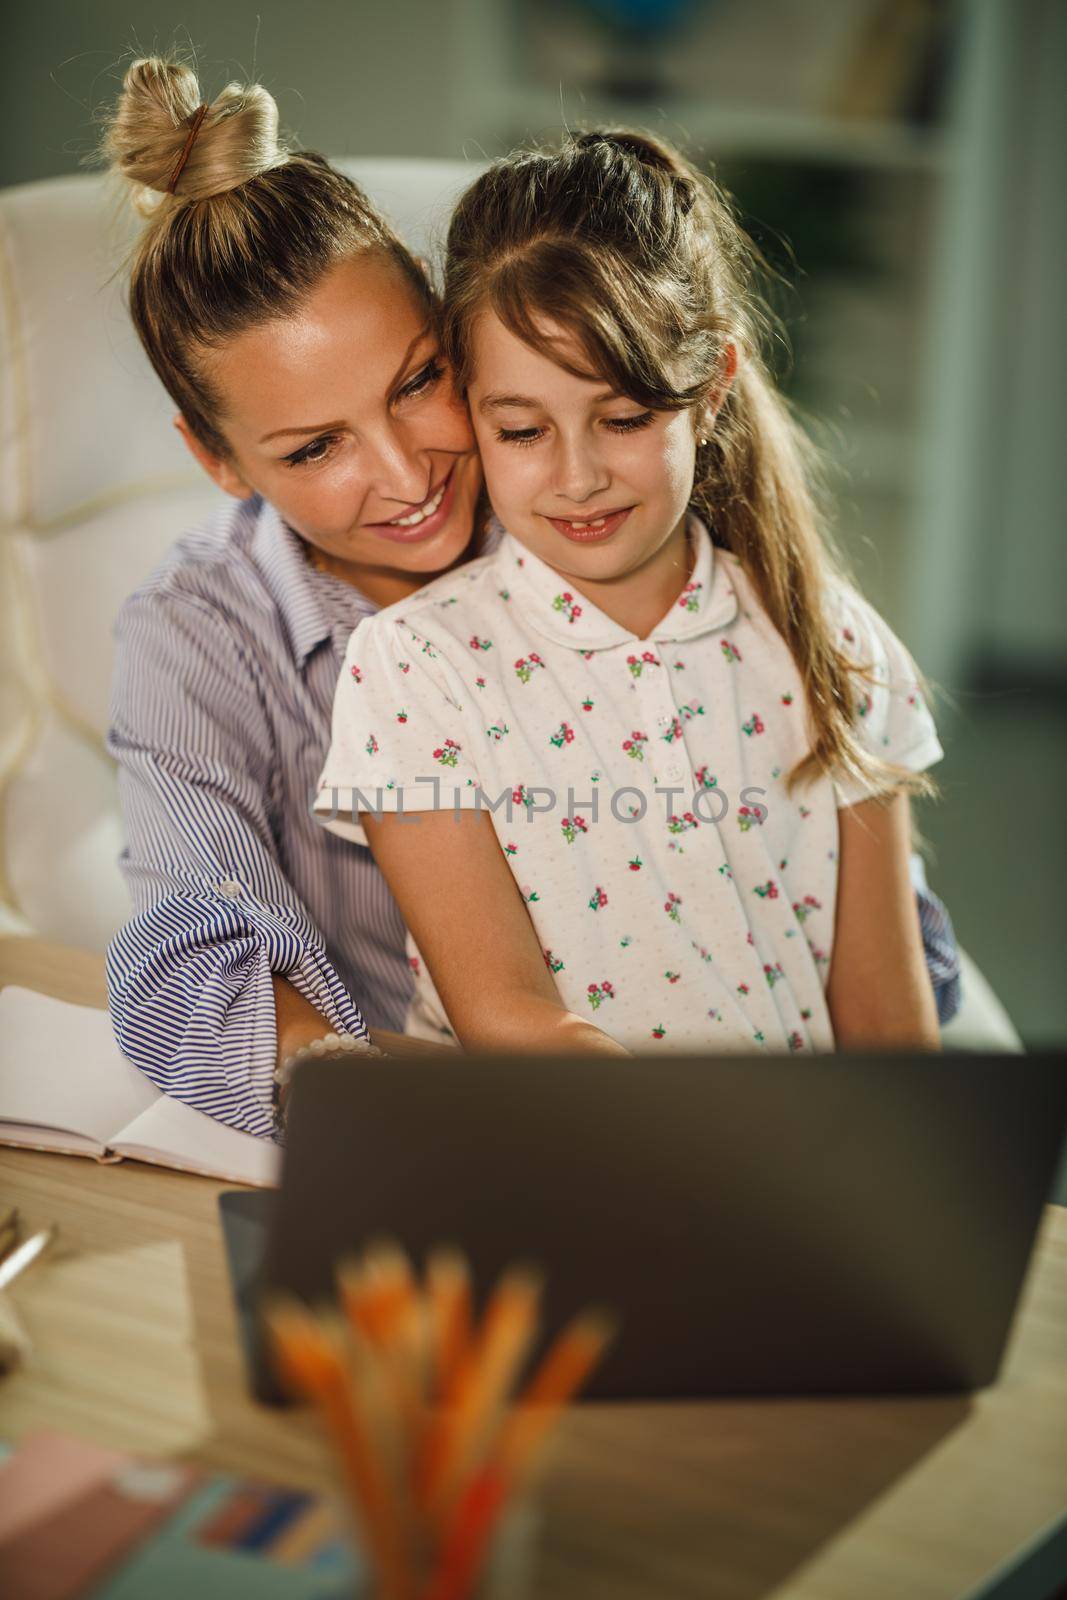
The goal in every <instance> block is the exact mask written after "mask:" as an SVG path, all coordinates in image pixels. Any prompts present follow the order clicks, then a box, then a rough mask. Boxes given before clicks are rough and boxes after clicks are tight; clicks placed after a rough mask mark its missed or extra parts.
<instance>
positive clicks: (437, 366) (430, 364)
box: [400, 356, 445, 400]
mask: <svg viewBox="0 0 1067 1600" xmlns="http://www.w3.org/2000/svg"><path fill="white" fill-rule="evenodd" d="M444 370H445V369H444V367H443V366H442V365H441V363H440V361H438V359H437V357H436V356H435V357H434V358H433V360H432V361H427V363H426V365H425V366H424V367H423V368H422V370H421V371H419V372H416V374H415V376H414V377H413V378H412V379H411V380H410V382H408V383H406V384H405V385H404V387H403V388H402V389H401V391H400V398H401V399H402V400H409V399H411V397H412V396H413V395H418V394H425V392H426V390H427V389H432V388H433V385H434V384H435V383H436V382H437V380H438V379H439V378H440V376H441V374H442V373H443V372H444Z"/></svg>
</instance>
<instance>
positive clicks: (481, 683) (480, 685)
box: [474, 678, 485, 689]
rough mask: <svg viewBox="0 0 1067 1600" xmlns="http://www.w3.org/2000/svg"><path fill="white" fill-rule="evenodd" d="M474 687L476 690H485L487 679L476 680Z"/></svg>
mask: <svg viewBox="0 0 1067 1600" xmlns="http://www.w3.org/2000/svg"><path fill="white" fill-rule="evenodd" d="M474 687H475V688H476V689H484V688H485V679H484V678H475V680H474Z"/></svg>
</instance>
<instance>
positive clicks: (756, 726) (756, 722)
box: [741, 711, 764, 738]
mask: <svg viewBox="0 0 1067 1600" xmlns="http://www.w3.org/2000/svg"><path fill="white" fill-rule="evenodd" d="M741 732H742V733H747V734H748V735H749V737H750V738H751V736H752V735H753V734H754V733H763V732H764V727H763V719H762V718H761V717H760V714H759V712H758V711H753V713H752V715H751V717H750V718H749V719H748V721H747V722H742V724H741Z"/></svg>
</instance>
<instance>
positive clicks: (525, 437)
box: [496, 428, 545, 444]
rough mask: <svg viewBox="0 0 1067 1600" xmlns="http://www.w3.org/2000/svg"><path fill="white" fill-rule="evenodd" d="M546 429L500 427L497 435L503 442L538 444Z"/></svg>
mask: <svg viewBox="0 0 1067 1600" xmlns="http://www.w3.org/2000/svg"><path fill="white" fill-rule="evenodd" d="M544 431H545V430H544V429H543V428H498V429H497V430H496V436H497V438H498V439H499V440H500V443H501V444H536V443H537V441H538V439H540V437H541V435H542V434H543V433H544Z"/></svg>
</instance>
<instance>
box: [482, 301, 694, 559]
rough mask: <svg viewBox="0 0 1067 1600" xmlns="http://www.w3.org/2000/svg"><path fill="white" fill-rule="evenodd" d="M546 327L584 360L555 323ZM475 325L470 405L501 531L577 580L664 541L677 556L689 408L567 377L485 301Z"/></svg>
mask: <svg viewBox="0 0 1067 1600" xmlns="http://www.w3.org/2000/svg"><path fill="white" fill-rule="evenodd" d="M544 331H545V332H546V333H547V334H548V336H549V337H550V338H555V337H556V335H557V333H558V334H559V337H560V344H561V353H564V354H565V355H566V356H567V358H568V359H570V358H571V354H572V350H573V353H574V354H575V356H576V357H577V358H578V360H580V355H579V353H578V352H577V351H576V350H574V348H573V346H571V345H569V344H568V343H567V340H566V336H565V335H563V333H562V330H557V329H555V328H554V327H553V326H552V324H551V323H547V322H546V323H545V324H544ZM472 332H473V344H472V357H473V363H472V365H473V372H474V377H473V380H472V382H471V385H470V392H469V400H470V408H471V416H472V419H473V422H474V431H475V434H476V436H477V439H478V446H479V449H480V451H481V456H482V466H483V468H484V471H485V481H486V486H487V488H488V490H489V495H490V498H491V500H492V502H493V508H494V510H495V511H496V514H497V516H498V517H499V518H500V520H501V522H503V524H504V526H505V527H506V528H507V529H508V531H509V532H510V533H512V534H513V535H514V536H515V538H516V539H518V540H519V541H520V542H521V543H522V544H524V545H526V546H527V547H528V548H529V549H530V550H532V551H533V552H534V554H535V555H538V556H540V557H541V559H542V560H544V561H546V562H547V563H548V565H549V566H551V567H553V568H554V569H555V570H556V571H557V572H559V573H561V574H564V575H566V576H568V577H573V578H574V579H575V580H576V581H578V582H580V581H581V580H582V579H583V578H584V579H585V580H586V581H587V582H591V583H598V582H604V583H612V582H614V581H617V580H619V579H625V578H626V577H627V576H629V575H630V574H632V573H636V572H638V571H639V570H641V569H646V570H647V569H648V567H649V563H652V564H653V565H655V563H656V558H657V556H659V557H661V559H662V558H663V557H665V556H666V555H667V553H668V552H669V553H670V555H671V559H672V560H677V552H678V547H679V545H680V544H681V545H682V546H683V547H684V537H685V535H684V528H685V514H686V508H687V507H688V505H689V499H690V495H691V493H692V488H693V477H694V472H695V466H696V432H695V429H694V425H693V416H692V414H691V413H690V412H689V411H648V410H646V409H645V408H644V407H642V406H640V405H638V404H637V403H636V402H635V401H633V400H629V399H627V398H626V396H625V395H619V394H613V393H612V392H611V391H610V388H609V387H608V386H607V385H606V384H604V383H603V382H601V381H599V380H597V379H587V378H577V377H574V376H573V375H572V374H571V373H569V372H565V371H564V370H563V368H562V367H557V366H556V365H554V363H553V362H551V361H549V360H548V359H547V358H546V357H545V356H543V355H540V354H539V353H538V352H537V351H535V350H531V349H530V348H529V346H528V345H525V344H523V342H522V340H521V339H518V338H517V337H516V336H515V335H514V334H513V333H511V332H510V331H509V330H508V329H507V328H506V327H505V326H504V324H503V323H502V322H501V321H500V320H499V318H497V317H496V316H495V315H494V314H493V313H492V312H483V313H482V315H480V316H479V317H478V318H477V319H476V321H475V324H474V327H473V330H472ZM576 364H578V361H577V360H576Z"/></svg>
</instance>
